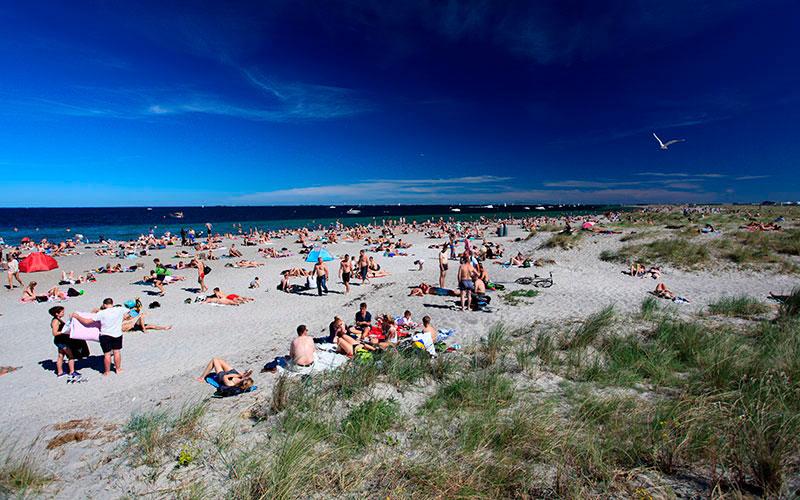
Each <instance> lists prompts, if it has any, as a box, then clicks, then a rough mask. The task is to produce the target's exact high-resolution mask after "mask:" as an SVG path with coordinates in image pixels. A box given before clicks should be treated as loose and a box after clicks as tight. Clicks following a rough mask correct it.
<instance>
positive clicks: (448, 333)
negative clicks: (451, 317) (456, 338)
mask: <svg viewBox="0 0 800 500" xmlns="http://www.w3.org/2000/svg"><path fill="white" fill-rule="evenodd" d="M455 333H456V331H455V329H452V328H451V329H449V330H446V329H444V328H439V333H438V334H436V339H437V340H444V339H446V338H447V337H450V336H452V335H455Z"/></svg>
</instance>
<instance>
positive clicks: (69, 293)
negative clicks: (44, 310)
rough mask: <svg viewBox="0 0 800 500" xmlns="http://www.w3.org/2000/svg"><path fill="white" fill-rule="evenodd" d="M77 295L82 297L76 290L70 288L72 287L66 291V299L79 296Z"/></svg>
mask: <svg viewBox="0 0 800 500" xmlns="http://www.w3.org/2000/svg"><path fill="white" fill-rule="evenodd" d="M79 295H82V294H81V292H79V291H78V290H75V289H74V288H72V287H70V288H69V289H68V290H67V297H77V296H79Z"/></svg>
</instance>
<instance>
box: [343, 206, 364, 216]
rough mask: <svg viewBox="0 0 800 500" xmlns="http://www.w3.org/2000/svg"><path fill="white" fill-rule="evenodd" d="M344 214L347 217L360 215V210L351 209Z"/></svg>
mask: <svg viewBox="0 0 800 500" xmlns="http://www.w3.org/2000/svg"><path fill="white" fill-rule="evenodd" d="M346 213H347V215H358V214H360V213H361V210H357V209H355V208H351V209H350V210H348V211H347V212H346Z"/></svg>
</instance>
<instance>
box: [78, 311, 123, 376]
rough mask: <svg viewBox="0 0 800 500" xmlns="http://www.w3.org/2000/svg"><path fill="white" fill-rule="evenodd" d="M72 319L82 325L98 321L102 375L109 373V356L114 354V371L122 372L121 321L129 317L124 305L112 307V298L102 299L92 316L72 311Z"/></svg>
mask: <svg viewBox="0 0 800 500" xmlns="http://www.w3.org/2000/svg"><path fill="white" fill-rule="evenodd" d="M72 319H74V320H77V321H80V322H81V323H82V324H83V325H84V326H90V325H91V324H92V323H94V322H95V321H99V322H100V348H101V349H102V350H103V367H104V368H105V372H104V373H103V376H104V377H105V376H108V374H109V373H111V356H112V354H113V356H114V371H115V372H117V374H119V373H122V322H123V321H125V320H128V319H131V315H130V312H129V311H128V309H126V308H124V307H114V300H113V299H110V298H107V299H105V300H103V305H102V306H100V310H99V311H98V312H96V313H95V314H94V318H84V317H83V316H81V315H80V314H78V313H72Z"/></svg>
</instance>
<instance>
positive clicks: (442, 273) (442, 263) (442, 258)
mask: <svg viewBox="0 0 800 500" xmlns="http://www.w3.org/2000/svg"><path fill="white" fill-rule="evenodd" d="M447 248H448V244H447V243H445V244H444V245H442V251H441V252H439V288H444V284H445V281H444V279H445V277H446V276H447Z"/></svg>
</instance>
